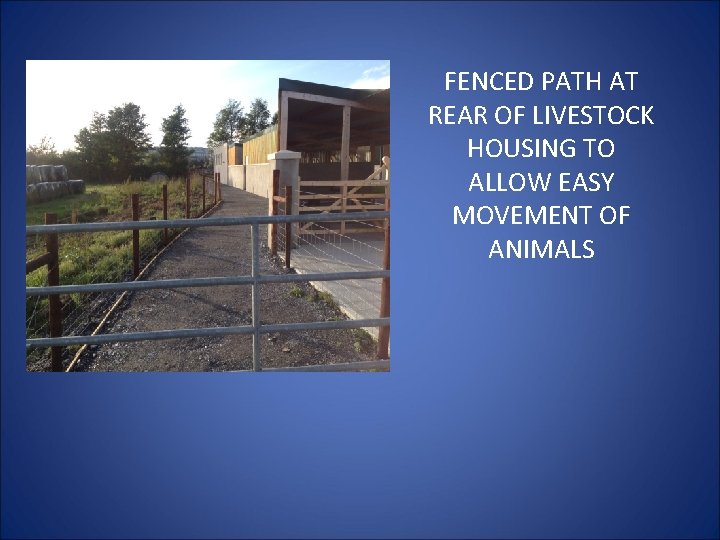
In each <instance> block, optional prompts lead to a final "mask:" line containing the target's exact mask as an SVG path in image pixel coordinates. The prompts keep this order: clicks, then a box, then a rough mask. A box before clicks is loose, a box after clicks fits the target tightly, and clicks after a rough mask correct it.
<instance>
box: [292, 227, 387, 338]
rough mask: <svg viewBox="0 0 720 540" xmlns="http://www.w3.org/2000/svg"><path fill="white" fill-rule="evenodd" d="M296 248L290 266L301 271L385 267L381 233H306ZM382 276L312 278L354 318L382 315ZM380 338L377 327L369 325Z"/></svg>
mask: <svg viewBox="0 0 720 540" xmlns="http://www.w3.org/2000/svg"><path fill="white" fill-rule="evenodd" d="M303 238H304V239H305V240H301V242H300V244H299V245H298V247H297V248H296V249H293V251H292V253H291V256H290V260H291V266H292V267H293V268H294V269H295V271H296V272H297V273H298V274H308V273H313V272H350V271H358V270H382V268H383V266H382V261H383V247H384V239H383V237H382V236H381V235H379V234H373V235H362V236H361V235H358V236H356V237H347V236H340V235H336V234H328V235H322V236H320V235H317V236H311V237H307V236H304V237H303ZM381 281H382V280H380V279H362V280H361V279H358V280H347V281H324V282H311V284H312V285H313V286H314V287H315V288H316V289H318V290H319V291H323V292H327V293H329V294H331V295H332V296H333V298H334V299H335V302H336V303H337V304H338V306H339V307H340V309H341V310H342V311H343V313H345V314H346V315H347V316H348V317H349V318H351V319H374V318H377V317H379V316H380V285H381ZM366 330H367V331H368V332H369V333H370V334H371V335H372V336H374V337H375V338H377V334H378V329H377V327H373V328H366Z"/></svg>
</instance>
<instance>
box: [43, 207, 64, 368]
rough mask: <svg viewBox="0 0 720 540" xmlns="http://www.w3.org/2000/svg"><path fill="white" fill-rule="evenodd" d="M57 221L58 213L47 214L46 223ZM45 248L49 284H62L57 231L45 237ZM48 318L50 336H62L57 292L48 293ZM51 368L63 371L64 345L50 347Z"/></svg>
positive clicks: (60, 309) (60, 310)
mask: <svg viewBox="0 0 720 540" xmlns="http://www.w3.org/2000/svg"><path fill="white" fill-rule="evenodd" d="M56 223H57V214H45V225H54V224H56ZM45 249H46V250H47V252H48V253H49V254H50V260H49V261H48V265H47V280H48V286H50V287H57V286H58V285H60V256H59V242H58V235H57V233H50V234H48V235H47V236H46V237H45ZM48 318H49V321H48V322H49V326H50V337H61V336H62V304H61V303H60V296H59V295H57V294H51V295H48ZM50 369H51V370H52V371H62V370H63V369H62V347H57V346H56V347H50Z"/></svg>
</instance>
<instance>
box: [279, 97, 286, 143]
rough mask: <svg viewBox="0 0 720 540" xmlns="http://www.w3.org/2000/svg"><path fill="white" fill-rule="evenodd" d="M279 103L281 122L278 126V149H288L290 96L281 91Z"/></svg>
mask: <svg viewBox="0 0 720 540" xmlns="http://www.w3.org/2000/svg"><path fill="white" fill-rule="evenodd" d="M278 103H279V104H280V111H279V114H278V117H279V123H280V125H279V126H278V150H287V136H288V132H287V128H288V97H287V94H286V93H285V92H280V95H279V96H278Z"/></svg>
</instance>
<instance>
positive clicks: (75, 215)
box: [70, 208, 78, 224]
mask: <svg viewBox="0 0 720 540" xmlns="http://www.w3.org/2000/svg"><path fill="white" fill-rule="evenodd" d="M77 219H78V212H77V208H73V210H72V217H71V218H70V223H73V224H75V223H77Z"/></svg>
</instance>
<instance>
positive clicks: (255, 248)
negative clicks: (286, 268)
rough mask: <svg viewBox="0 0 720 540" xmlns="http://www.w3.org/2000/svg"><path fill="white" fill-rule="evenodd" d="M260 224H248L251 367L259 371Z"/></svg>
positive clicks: (260, 365)
mask: <svg viewBox="0 0 720 540" xmlns="http://www.w3.org/2000/svg"><path fill="white" fill-rule="evenodd" d="M259 228H260V226H259V225H258V224H257V223H253V224H252V225H251V226H250V232H251V235H252V277H253V284H252V324H253V369H254V370H255V371H260V370H261V369H262V362H261V360H260V284H259V283H258V281H257V278H258V276H259V275H260V231H259Z"/></svg>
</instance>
